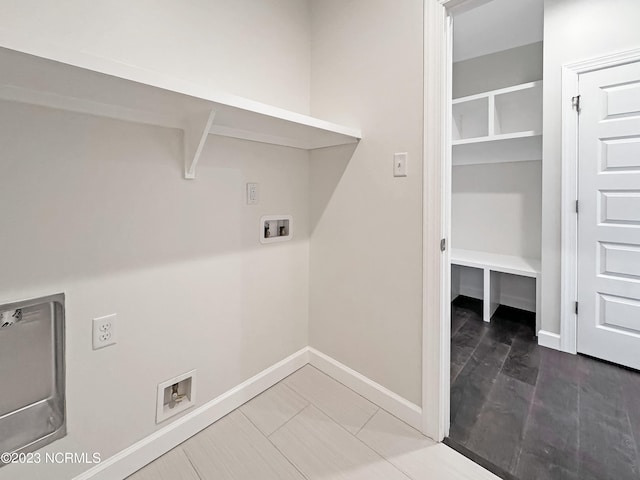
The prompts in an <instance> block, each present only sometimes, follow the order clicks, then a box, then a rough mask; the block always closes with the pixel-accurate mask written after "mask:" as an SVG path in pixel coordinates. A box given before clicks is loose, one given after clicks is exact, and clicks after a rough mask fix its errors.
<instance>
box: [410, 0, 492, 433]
mask: <svg viewBox="0 0 640 480" xmlns="http://www.w3.org/2000/svg"><path fill="white" fill-rule="evenodd" d="M489 1H490V0H424V145H423V155H424V158H423V175H424V178H423V212H422V214H423V233H422V249H423V255H422V264H423V265H422V271H423V295H422V297H423V305H422V431H423V433H424V434H425V435H427V436H429V437H431V438H433V439H434V440H436V441H442V440H443V439H444V437H445V436H447V435H448V434H449V406H450V405H449V403H450V387H451V385H450V377H449V369H450V362H451V360H450V348H451V345H450V342H451V339H450V332H451V319H450V316H451V313H450V310H451V298H450V297H451V294H450V290H451V282H450V279H449V277H450V259H449V245H447V248H446V249H445V251H444V252H441V251H440V241H441V240H442V239H445V241H446V242H447V243H449V237H450V235H449V233H450V230H451V214H450V204H451V158H450V153H451V140H450V136H451V135H450V126H451V105H450V103H451V102H450V100H451V67H452V51H451V46H452V45H451V44H452V29H451V20H450V14H455V13H461V12H462V11H465V10H468V9H471V8H474V7H477V6H479V5H482V4H483V3H487V2H489Z"/></svg>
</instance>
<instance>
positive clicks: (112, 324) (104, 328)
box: [93, 313, 116, 350]
mask: <svg viewBox="0 0 640 480" xmlns="http://www.w3.org/2000/svg"><path fill="white" fill-rule="evenodd" d="M114 343H116V314H115V313H113V314H111V315H107V316H104V317H100V318H94V319H93V349H94V350H98V349H99V348H102V347H108V346H109V345H113V344H114Z"/></svg>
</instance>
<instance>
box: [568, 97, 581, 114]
mask: <svg viewBox="0 0 640 480" xmlns="http://www.w3.org/2000/svg"><path fill="white" fill-rule="evenodd" d="M580 100H581V96H580V95H576V96H575V97H571V106H572V107H573V109H574V110H575V111H576V112H578V113H580V109H581V108H582V103H581V101H580Z"/></svg>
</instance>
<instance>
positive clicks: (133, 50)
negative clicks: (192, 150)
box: [0, 0, 309, 480]
mask: <svg viewBox="0 0 640 480" xmlns="http://www.w3.org/2000/svg"><path fill="white" fill-rule="evenodd" d="M56 3H57V5H53V4H50V2H35V1H29V2H8V1H4V2H2V3H1V4H0V28H3V29H6V28H19V29H23V28H24V29H29V30H31V29H33V31H37V32H38V33H39V34H41V35H42V36H44V37H47V38H50V39H55V40H56V41H60V42H67V43H69V44H77V45H78V46H83V47H87V48H88V49H91V50H92V51H93V52H94V53H98V54H103V55H105V56H111V57H116V58H117V59H119V60H123V61H130V62H132V63H136V64H137V66H144V67H149V68H157V69H158V70H162V71H163V72H164V73H168V74H175V73H179V74H180V75H182V76H188V77H189V79H190V80H192V81H206V82H209V83H211V84H215V85H216V87H221V88H222V87H224V88H226V87H231V88H228V89H229V90H231V91H232V92H233V93H239V94H243V95H247V96H250V97H252V98H257V99H259V100H263V101H273V102H274V103H276V104H277V105H279V106H284V107H291V108H298V109H299V110H305V109H307V108H308V93H309V65H308V59H309V18H308V10H307V6H306V2H304V1H298V0H291V1H284V0H270V1H261V2H249V1H240V2H238V1H237V0H235V1H234V2H230V1H215V2H214V1H210V2H198V1H195V0H194V1H190V2H188V3H189V4H187V2H179V3H175V2H174V3H175V4H174V3H171V2H162V3H163V5H158V2H155V4H154V6H153V8H152V7H151V2H133V3H136V5H135V6H134V5H133V3H131V2H118V3H119V4H116V2H110V3H109V6H108V7H107V6H105V5H102V4H101V5H98V4H91V5H90V6H89V5H88V4H87V5H86V6H85V2H80V1H75V2H71V1H67V2H56ZM143 3H144V8H143ZM36 5H37V7H38V8H37V7H36ZM118 7H119V8H118ZM266 11H270V12H271V13H270V14H268V15H267V14H266V13H265V12H266ZM71 12H73V13H74V15H72V16H71V17H70V18H72V19H73V25H72V26H69V21H68V19H67V18H66V16H67V15H70V14H71ZM143 14H144V15H143ZM229 15H235V17H237V19H236V22H235V23H234V24H233V25H231V26H225V25H224V23H225V20H226V21H228V22H230V21H231V20H230V19H231V17H229ZM143 16H144V21H142V20H143V18H142V17H143ZM134 26H135V28H134ZM258 27H259V28H258ZM111 29H113V30H114V31H113V32H112V31H111ZM225 32H226V33H227V34H228V35H227V36H224V35H223V34H224V33H225ZM164 35H170V36H171V37H173V38H174V40H176V43H171V42H169V41H168V39H166V38H163V36H164ZM178 40H179V41H178ZM254 49H257V52H256V51H254ZM154 52H155V55H154ZM248 52H253V53H252V54H251V56H256V54H258V56H262V57H264V58H260V59H259V61H258V62H257V63H256V64H255V65H254V64H253V63H252V62H250V61H249V59H247V58H245V57H244V55H245V54H248ZM147 54H150V55H149V56H147ZM274 66H276V67H277V66H286V68H284V70H282V71H279V70H278V68H274V69H273V71H272V68H273V67H274ZM223 67H224V68H223ZM267 69H268V71H269V72H271V73H270V75H271V78H269V75H267V73H266V72H267ZM216 72H218V73H221V74H223V76H222V77H220V78H218V77H217V73H216ZM214 73H216V74H214ZM256 79H261V80H262V81H256ZM236 80H237V82H236ZM276 84H277V85H276ZM236 87H237V88H236ZM181 148H182V147H181V141H180V134H179V132H177V131H173V130H168V129H161V128H155V127H147V126H143V125H136V124H129V123H125V122H118V121H111V120H106V119H99V118H95V117H90V116H82V115H76V114H71V113H66V112H60V111H55V110H49V109H42V108H38V107H31V106H25V105H18V104H11V103H2V104H1V105H0V150H1V151H2V160H1V161H0V179H2V180H1V184H2V186H1V187H0V225H2V228H1V229H0V244H1V245H2V248H1V249H0V264H1V265H2V269H3V272H5V273H6V272H11V273H10V275H6V274H3V275H2V276H0V303H3V302H6V301H12V300H20V299H23V298H28V297H33V296H37V295H42V294H51V293H57V292H65V293H66V303H67V324H66V327H67V342H66V347H67V352H66V354H67V357H66V365H67V395H68V397H67V400H68V404H67V414H68V435H67V437H66V438H64V439H62V440H60V441H58V442H55V443H54V444H52V445H50V446H49V447H48V449H49V450H50V451H62V452H64V451H78V452H100V453H101V454H102V458H103V459H105V458H107V457H109V456H111V455H113V454H114V453H116V452H118V451H120V450H121V449H123V448H126V447H127V446H129V445H131V444H133V443H134V442H135V441H137V440H140V439H142V438H144V437H145V436H147V435H149V434H151V433H153V432H154V431H155V430H156V429H158V428H159V427H160V426H164V425H166V424H167V422H165V423H163V424H162V425H160V426H157V425H156V424H155V395H156V386H157V384H158V383H159V382H160V381H163V380H166V379H168V378H171V377H172V376H174V375H177V374H179V373H182V372H185V371H187V370H190V369H193V368H195V369H197V370H198V378H197V381H198V401H197V405H201V404H203V403H205V402H207V401H208V400H211V399H213V398H215V397H216V396H217V395H219V394H220V393H222V392H225V391H227V390H228V389H230V388H232V387H234V386H236V385H238V384H239V383H241V382H242V381H244V380H245V379H247V378H249V377H251V376H252V375H254V374H256V373H258V372H260V371H261V370H263V369H265V368H267V367H269V366H271V365H272V364H274V363H275V362H277V361H279V360H281V359H283V358H285V357H286V356H288V355H290V354H291V353H293V352H295V351H297V350H298V349H300V348H302V347H304V346H306V345H308V313H309V312H308V305H309V303H308V292H309V288H308V280H309V234H308V232H309V193H308V190H309V161H308V154H307V153H306V152H304V151H299V150H294V149H289V148H283V147H275V146H268V145H263V144H258V143H250V142H243V141H239V140H232V139H225V138H213V139H212V140H210V141H209V142H208V143H207V146H206V147H205V151H204V152H203V156H202V157H201V161H200V164H199V167H198V178H197V179H196V180H194V181H187V180H184V179H183V178H182V174H183V173H182V168H183V167H182V155H181ZM246 182H258V183H259V184H260V204H259V205H257V206H247V205H246V204H245V183H246ZM272 213H284V214H292V215H293V217H294V222H295V237H294V239H293V240H292V241H291V242H287V243H278V244H271V245H264V246H263V245H260V244H259V242H258V233H259V226H258V222H259V217H260V216H261V215H263V214H272ZM110 313H117V314H118V329H119V334H118V335H119V339H118V344H117V345H115V346H112V347H108V348H105V349H102V350H99V351H93V350H92V349H91V319H92V318H94V317H98V316H102V315H106V314H110ZM3 361H4V359H3ZM5 390H6V389H5ZM5 393H6V392H4V393H3V394H5ZM30 467H31V466H25V468H20V467H19V466H14V465H12V466H8V467H3V468H2V469H0V478H2V479H15V478H21V479H25V480H29V479H30V478H51V479H57V478H69V477H70V476H71V475H72V474H73V473H77V472H78V471H79V470H82V469H85V468H88V466H82V465H79V466H70V465H66V466H65V465H60V466H55V465H42V466H41V467H42V468H37V467H33V468H30ZM45 467H46V468H45ZM38 475H40V477H38Z"/></svg>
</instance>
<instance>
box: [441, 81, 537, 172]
mask: <svg viewBox="0 0 640 480" xmlns="http://www.w3.org/2000/svg"><path fill="white" fill-rule="evenodd" d="M452 117H453V125H452V126H453V132H452V142H451V143H452V150H453V155H452V163H453V165H472V164H482V163H502V162H519V161H530V160H541V159H542V81H537V82H529V83H524V84H522V85H516V86H513V87H508V88H502V89H499V90H493V91H491V92H485V93H481V94H478V95H471V96H468V97H463V98H458V99H455V100H453V102H452Z"/></svg>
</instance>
